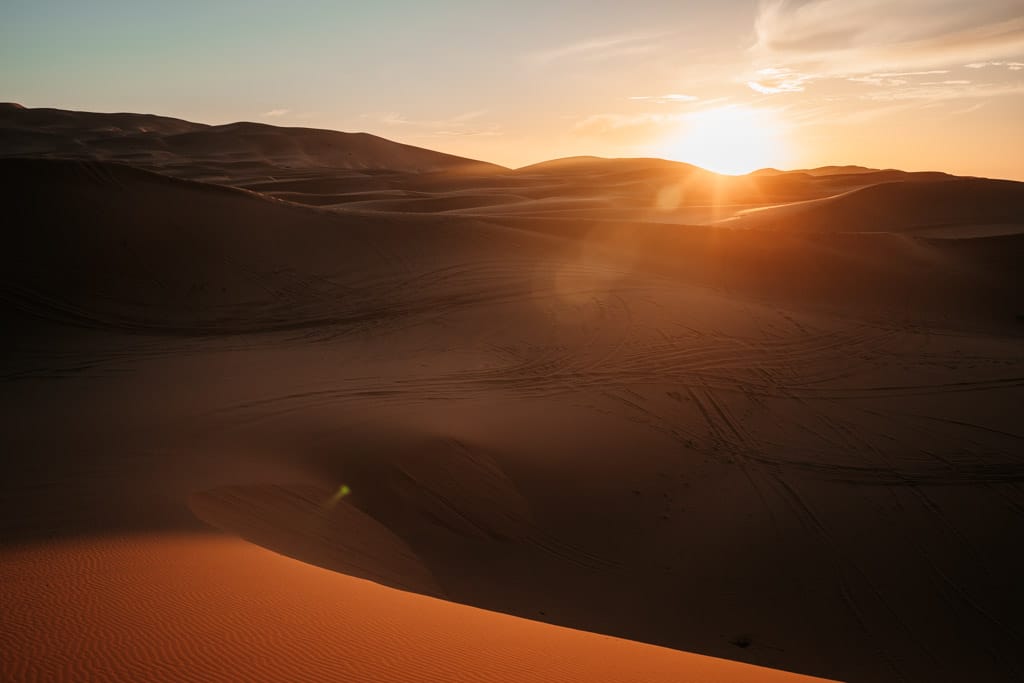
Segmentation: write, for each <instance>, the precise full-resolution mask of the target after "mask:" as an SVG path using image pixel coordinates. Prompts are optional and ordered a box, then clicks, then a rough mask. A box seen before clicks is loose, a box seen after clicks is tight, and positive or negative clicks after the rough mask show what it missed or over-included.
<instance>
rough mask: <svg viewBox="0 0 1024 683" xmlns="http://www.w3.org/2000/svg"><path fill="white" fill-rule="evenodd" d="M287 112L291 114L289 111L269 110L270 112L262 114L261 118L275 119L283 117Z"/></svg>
mask: <svg viewBox="0 0 1024 683" xmlns="http://www.w3.org/2000/svg"><path fill="white" fill-rule="evenodd" d="M289 112H291V109H271V110H270V111H265V112H263V116H266V117H267V118H277V117H279V116H284V115H286V114H288V113H289Z"/></svg>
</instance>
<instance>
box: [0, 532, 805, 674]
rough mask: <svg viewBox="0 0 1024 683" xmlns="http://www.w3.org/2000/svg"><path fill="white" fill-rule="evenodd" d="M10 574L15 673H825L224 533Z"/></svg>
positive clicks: (14, 552)
mask: <svg viewBox="0 0 1024 683" xmlns="http://www.w3.org/2000/svg"><path fill="white" fill-rule="evenodd" d="M0 580H2V581H3V584H4V592H3V595H2V596H0V608H2V609H3V615H4V618H3V620H2V622H0V648H2V649H3V653H4V656H3V658H2V660H0V677H2V678H3V679H4V680H8V681H29V680H47V681H79V680H86V679H88V680H103V681H111V682H114V681H131V682H134V681H141V680H154V681H155V680H159V681H168V682H177V681H204V682H208V681H239V680H245V681H283V680H302V681H338V680H344V681H353V682H366V683H370V682H373V683H388V682H391V681H394V682H396V683H398V682H401V683H412V682H416V681H421V682H423V683H427V682H433V681H487V682H493V683H502V682H506V681H507V682H509V683H512V682H515V683H519V682H521V681H524V682H525V681H537V682H541V681H545V682H547V681H565V682H567V683H568V682H573V681H579V682H580V683H612V682H620V681H621V682H623V683H624V682H625V681H637V680H642V681H646V682H649V683H656V682H658V681H664V682H665V683H677V682H678V681H681V680H685V681H692V682H693V683H776V682H777V683H789V682H792V683H800V682H804V681H806V682H807V683H811V682H812V681H815V680H820V679H812V678H809V677H804V676H797V675H794V674H787V673H783V672H779V671H772V670H769V669H762V668H756V667H752V666H749V665H744V664H738V663H735V662H728V661H724V660H716V659H711V658H707V657H701V656H698V655H692V654H687V653H682V652H676V651H673V650H666V649H663V648H657V647H651V646H649V645H641V644H639V643H631V642H628V641H623V640H619V639H616V638H609V637H606V636H599V635H594V634H589V633H582V632H579V631H572V630H568V629H561V628H557V627H554V626H549V625H546V624H538V623H536V622H531V621H526V620H523V619H516V618H513V617H508V616H505V615H500V614H495V613H493V612H484V611H481V610H477V609H472V608H469V607H464V606H461V605H454V604H451V603H445V602H441V601H438V600H432V599H430V598H425V597H421V596H418V595H414V594H410V593H399V592H397V591H392V590H388V589H386V588H383V587H381V586H378V585H375V584H372V583H368V582H365V581H359V580H357V579H352V578H350V577H346V576H344V575H340V574H335V573H332V572H327V571H324V570H322V569H318V568H316V567H312V566H309V565H306V564H302V563H299V562H296V561H294V560H290V559H288V558H284V557H281V556H279V555H274V554H272V553H269V552H267V551H265V550H262V549H260V548H257V547H255V546H251V545H248V544H246V543H244V542H240V541H237V540H234V539H228V538H223V537H217V536H201V535H181V534H176V535H169V536H130V537H117V538H107V539H88V540H78V541H73V542H67V543H49V544H43V545H40V546H37V547H33V548H18V549H6V550H5V551H4V553H3V554H2V555H0ZM15 596H17V597H16V599H15ZM115 644H116V645H115Z"/></svg>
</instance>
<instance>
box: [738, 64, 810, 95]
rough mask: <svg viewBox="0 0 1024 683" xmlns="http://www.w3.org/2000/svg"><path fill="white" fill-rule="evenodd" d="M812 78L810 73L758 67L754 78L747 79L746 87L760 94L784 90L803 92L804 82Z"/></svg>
mask: <svg viewBox="0 0 1024 683" xmlns="http://www.w3.org/2000/svg"><path fill="white" fill-rule="evenodd" d="M812 79H813V76H811V75H810V74H805V73H799V72H797V71H793V70H792V69H787V68H780V67H766V68H764V69H758V71H757V73H755V74H754V78H753V79H751V80H749V81H747V87H748V88H750V89H751V90H754V91H756V92H759V93H761V94H762V95H777V94H779V93H785V92H803V90H804V87H805V85H806V83H807V82H808V81H810V80H812Z"/></svg>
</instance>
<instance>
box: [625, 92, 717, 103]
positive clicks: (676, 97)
mask: <svg viewBox="0 0 1024 683" xmlns="http://www.w3.org/2000/svg"><path fill="white" fill-rule="evenodd" d="M629 99H631V100H639V101H643V102H654V103H656V104H674V103H678V102H696V101H697V100H699V99H700V98H699V97H697V96H696V95H682V94H680V93H668V94H666V95H634V96H633V97H630V98H629Z"/></svg>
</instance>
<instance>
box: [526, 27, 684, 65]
mask: <svg viewBox="0 0 1024 683" xmlns="http://www.w3.org/2000/svg"><path fill="white" fill-rule="evenodd" d="M665 35H666V33H664V32H661V33H627V34H619V35H613V36H603V37H599V38H591V39H588V40H582V41H578V42H575V43H569V44H567V45H562V46H560V47H555V48H551V49H548V50H541V51H538V52H533V53H531V54H529V55H527V56H526V60H527V61H528V62H530V63H532V64H536V65H542V64H549V63H551V62H555V61H559V60H564V59H576V60H587V61H595V60H601V59H610V58H612V57H623V56H627V55H635V54H644V53H647V52H653V51H654V50H656V49H657V48H658V47H659V45H660V43H658V42H657V41H658V39H659V38H662V37H664V36H665Z"/></svg>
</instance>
